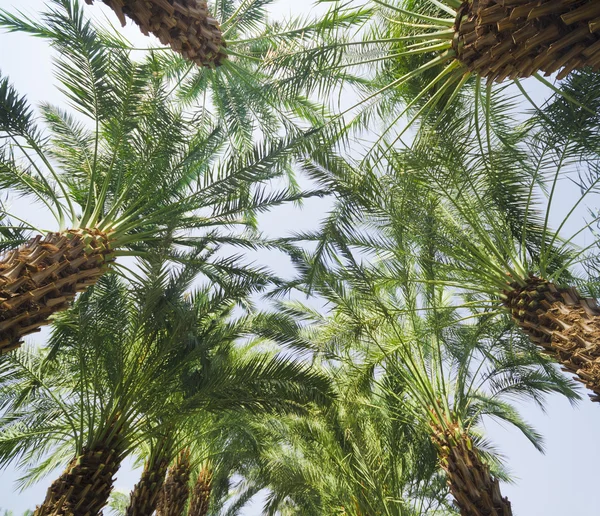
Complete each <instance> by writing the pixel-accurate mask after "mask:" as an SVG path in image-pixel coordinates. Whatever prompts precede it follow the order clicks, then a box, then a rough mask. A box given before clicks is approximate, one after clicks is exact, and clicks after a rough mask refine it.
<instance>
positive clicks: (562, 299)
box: [504, 277, 600, 401]
mask: <svg viewBox="0 0 600 516" xmlns="http://www.w3.org/2000/svg"><path fill="white" fill-rule="evenodd" d="M511 287H512V290H507V291H505V292H504V295H505V300H504V305H505V306H506V307H507V308H508V309H509V310H510V311H511V314H512V316H513V319H514V320H515V321H516V322H517V324H518V325H519V326H520V328H521V329H522V330H523V332H525V334H527V335H528V337H529V338H530V339H531V341H532V342H534V343H536V344H538V345H539V346H542V347H543V348H544V351H545V352H546V353H548V354H550V355H551V356H552V357H553V358H555V359H556V360H557V361H558V362H560V363H561V364H562V365H563V367H564V369H565V370H566V371H568V372H571V373H573V374H576V375H577V376H578V377H579V378H580V381H581V382H582V383H584V384H585V385H586V386H587V387H588V388H589V389H590V390H592V391H593V392H594V394H593V395H591V398H592V400H593V401H600V361H599V357H600V308H599V307H598V305H597V304H596V301H595V300H593V299H585V298H583V297H581V295H580V294H579V292H577V290H576V289H575V288H557V287H556V286H555V285H554V284H552V283H550V282H548V281H545V280H543V279H541V278H536V277H532V278H530V279H529V280H528V282H527V284H526V285H525V286H524V287H523V286H521V285H519V284H518V283H513V284H512V285H511Z"/></svg>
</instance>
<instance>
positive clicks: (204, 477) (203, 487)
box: [188, 467, 212, 516]
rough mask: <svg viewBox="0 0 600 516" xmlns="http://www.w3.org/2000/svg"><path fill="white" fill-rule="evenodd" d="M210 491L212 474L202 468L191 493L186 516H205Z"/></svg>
mask: <svg viewBox="0 0 600 516" xmlns="http://www.w3.org/2000/svg"><path fill="white" fill-rule="evenodd" d="M211 491H212V472H211V471H210V470H209V469H208V468H206V467H204V468H202V469H201V470H200V474H199V475H198V480H197V481H196V484H195V485H194V489H193V491H192V499H191V500H190V508H189V509H188V516H206V515H207V514H208V507H209V505H210V494H211Z"/></svg>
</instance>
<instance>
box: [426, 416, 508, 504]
mask: <svg viewBox="0 0 600 516" xmlns="http://www.w3.org/2000/svg"><path fill="white" fill-rule="evenodd" d="M432 428H433V440H434V443H435V444H436V446H437V448H438V452H439V455H440V463H441V466H442V468H443V469H444V471H445V472H446V475H447V478H448V485H449V486H450V492H451V493H452V496H453V497H454V500H455V502H456V505H457V506H458V508H459V510H460V513H461V514H462V515H463V516H512V509H511V505H510V502H509V501H508V499H507V498H504V497H503V496H502V493H501V492H500V484H499V482H498V479H497V478H494V476H493V475H492V474H491V472H490V468H489V466H488V465H487V464H486V463H485V462H483V460H482V459H481V454H480V453H479V452H478V450H477V448H476V447H475V445H474V443H473V441H472V440H471V438H470V437H469V436H468V435H467V434H466V433H465V432H463V431H461V430H460V429H459V427H458V425H455V424H452V423H446V424H445V425H444V427H443V428H442V427H441V426H436V425H432Z"/></svg>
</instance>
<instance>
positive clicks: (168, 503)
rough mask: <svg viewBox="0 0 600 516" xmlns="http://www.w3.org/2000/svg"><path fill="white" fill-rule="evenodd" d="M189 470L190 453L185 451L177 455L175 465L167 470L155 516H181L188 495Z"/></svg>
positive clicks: (190, 467)
mask: <svg viewBox="0 0 600 516" xmlns="http://www.w3.org/2000/svg"><path fill="white" fill-rule="evenodd" d="M191 469H192V466H191V463H190V451H189V450H188V449H186V450H183V451H181V452H180V453H179V455H178V457H177V459H176V460H175V464H173V465H172V466H171V467H170V468H169V474H168V476H167V480H166V481H165V483H164V485H163V488H162V490H161V494H160V499H159V502H158V505H157V507H156V514H157V516H183V514H184V511H185V506H186V504H187V501H188V497H189V495H190V488H189V481H190V474H191Z"/></svg>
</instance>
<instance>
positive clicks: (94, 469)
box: [34, 446, 122, 516]
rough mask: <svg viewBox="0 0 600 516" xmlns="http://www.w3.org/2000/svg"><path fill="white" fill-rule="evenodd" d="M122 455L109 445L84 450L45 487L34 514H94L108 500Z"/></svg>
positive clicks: (90, 515) (53, 515) (94, 515)
mask: <svg viewBox="0 0 600 516" xmlns="http://www.w3.org/2000/svg"><path fill="white" fill-rule="evenodd" d="M121 460H122V458H121V455H120V454H119V453H118V452H117V451H116V450H114V449H112V448H110V447H101V446H99V447H96V448H94V449H90V450H84V451H83V453H82V454H81V455H80V456H79V457H77V458H75V459H73V461H72V462H71V463H70V464H69V466H67V469H66V470H65V471H64V473H63V474H62V475H61V476H60V477H59V478H58V479H57V480H55V481H54V482H53V483H52V485H51V486H50V487H49V488H48V491H47V494H46V499H45V500H44V503H43V504H42V505H40V506H39V507H38V508H37V509H36V510H35V512H34V516H84V515H85V516H96V515H99V514H100V513H101V511H102V508H103V507H104V506H105V505H106V503H107V502H108V498H109V496H110V493H111V491H112V488H113V478H114V476H115V474H116V473H117V471H118V469H119V466H120V465H121Z"/></svg>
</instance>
